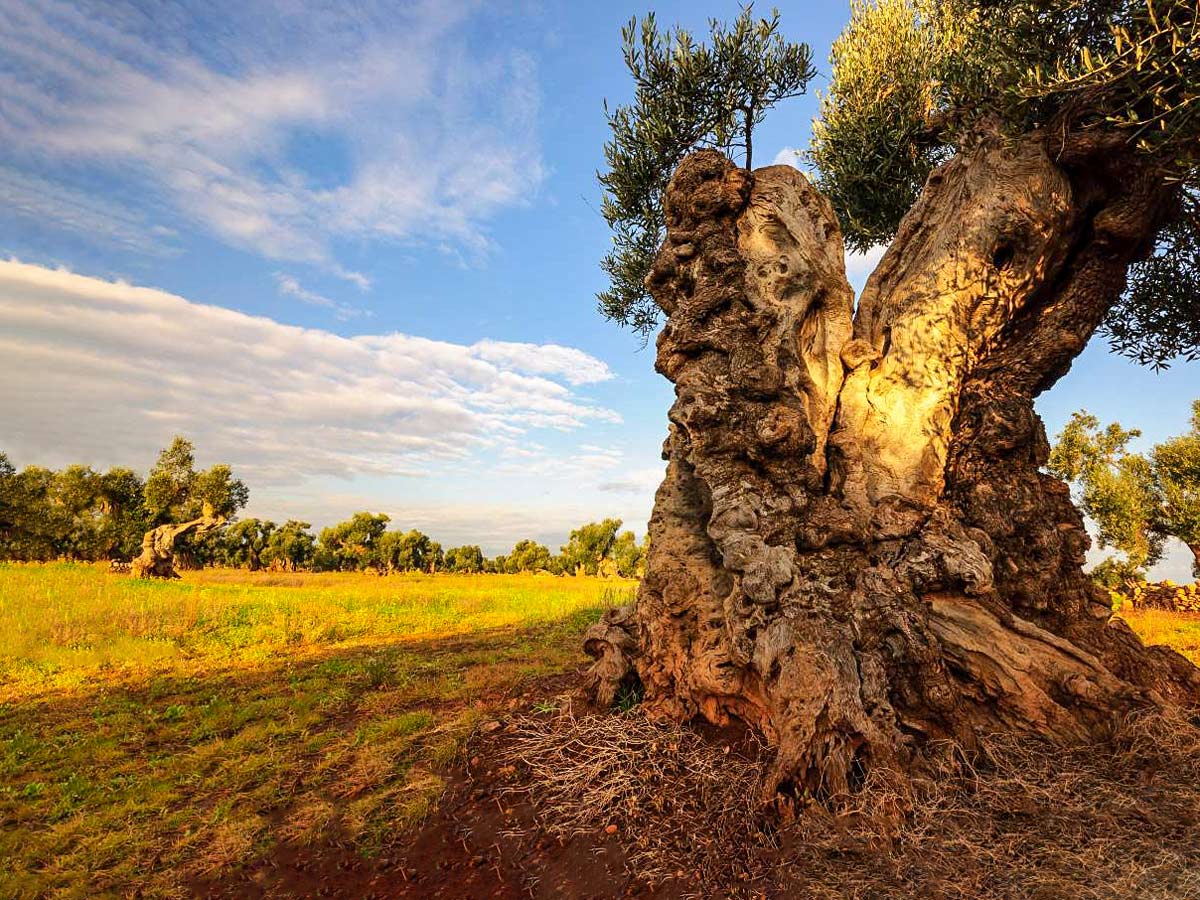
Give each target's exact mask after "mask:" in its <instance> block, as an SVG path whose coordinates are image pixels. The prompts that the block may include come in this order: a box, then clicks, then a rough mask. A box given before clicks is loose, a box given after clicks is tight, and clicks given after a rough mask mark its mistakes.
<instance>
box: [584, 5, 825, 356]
mask: <svg viewBox="0 0 1200 900" xmlns="http://www.w3.org/2000/svg"><path fill="white" fill-rule="evenodd" d="M709 30H710V36H709V43H707V44H704V43H696V42H695V41H694V40H693V38H692V36H691V35H690V34H689V33H688V32H687V31H685V30H683V29H681V28H676V29H674V30H671V29H668V30H666V31H665V32H660V31H659V30H658V25H657V22H656V21H655V18H654V14H653V13H650V14H648V15H647V16H646V18H645V19H643V20H642V21H641V23H640V25H639V23H638V21H637V20H636V19H632V20H630V22H629V24H628V25H627V26H626V27H625V28H623V29H622V30H621V41H622V49H623V53H624V57H625V65H626V67H627V68H628V69H629V72H630V74H631V75H632V76H633V80H634V86H635V91H634V101H633V103H632V104H631V105H628V106H618V107H616V108H615V109H613V110H611V111H610V110H609V108H608V105H607V103H606V104H605V114H606V116H607V118H608V125H609V128H610V129H611V131H612V137H611V139H610V140H609V141H608V143H606V144H605V145H604V156H605V160H606V162H607V164H608V171H607V172H605V173H603V174H600V175H598V178H599V181H600V184H601V185H602V186H603V188H604V201H603V205H602V207H601V212H602V213H603V215H604V219H605V221H606V222H608V225H609V227H610V228H612V230H613V249H612V250H611V251H610V252H609V253H608V255H607V256H605V258H604V260H603V261H602V262H601V268H602V269H603V270H604V272H605V274H606V275H607V276H608V279H609V288H608V290H606V291H604V292H602V293H601V294H599V295H598V297H597V299H598V301H599V306H600V310H601V312H602V313H603V314H604V315H605V316H606V317H607V318H610V319H613V320H614V321H616V322H618V323H620V324H622V325H626V326H629V327H632V328H634V329H635V330H637V331H640V332H642V333H643V334H645V333H649V332H650V331H652V330H653V329H654V328H655V326H656V325H657V323H658V319H659V313H658V309H657V307H656V306H655V305H654V301H653V299H652V298H651V297H650V295H649V293H648V292H647V290H646V287H645V277H646V275H647V273H648V272H649V271H650V266H651V264H652V263H653V261H654V256H655V254H656V253H657V252H658V247H659V245H660V244H661V243H662V240H663V237H664V234H665V219H664V213H663V195H664V193H665V191H666V187H667V182H668V181H669V180H670V177H671V174H672V173H673V172H674V171H675V167H676V166H677V165H678V164H679V162H680V160H682V159H683V157H684V156H686V155H687V154H688V153H690V152H691V151H693V150H695V149H697V148H700V147H717V148H719V149H722V150H724V151H725V152H727V153H730V152H732V151H733V150H734V149H735V148H741V149H742V150H743V151H744V154H745V155H744V161H745V165H746V167H747V168H750V167H751V166H752V165H753V156H754V128H755V126H757V125H758V124H760V123H761V122H762V120H763V117H764V116H765V115H766V112H767V110H768V109H770V108H771V107H772V106H774V105H775V104H776V103H778V102H779V101H780V100H783V99H786V98H788V97H795V96H797V95H799V94H802V93H803V92H804V90H805V87H806V85H807V83H808V80H809V79H810V78H811V77H812V76H813V74H814V70H813V68H812V65H811V61H812V54H811V52H810V50H809V48H808V46H807V45H805V44H794V43H790V42H787V41H785V40H784V39H783V37H782V35H781V34H780V33H779V13H778V11H777V10H776V11H773V12H772V14H771V17H770V18H761V19H758V20H755V18H754V16H753V7H752V6H746V7H745V8H743V9H742V11H741V14H740V15H739V16H738V17H737V19H736V20H734V22H733V24H732V25H726V24H724V23H721V22H719V21H717V20H715V19H713V20H710V22H709Z"/></svg>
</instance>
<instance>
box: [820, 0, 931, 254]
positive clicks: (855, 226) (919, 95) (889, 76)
mask: <svg viewBox="0 0 1200 900" xmlns="http://www.w3.org/2000/svg"><path fill="white" fill-rule="evenodd" d="M943 43H944V41H943V40H942V39H941V37H940V35H939V33H938V32H937V30H935V29H934V28H931V27H930V26H929V25H928V24H927V23H926V22H925V21H924V20H923V19H922V18H921V17H920V16H919V15H918V14H917V8H916V6H915V5H914V2H913V0H879V2H877V3H871V2H867V0H854V2H853V3H852V4H851V18H850V24H849V25H848V26H847V27H846V30H845V31H843V32H842V34H841V36H840V37H838V39H837V40H836V41H834V44H833V48H832V50H831V52H830V63H831V65H832V68H833V78H832V80H831V81H830V84H829V88H828V90H826V91H825V92H823V93H822V95H821V113H820V116H819V117H818V118H817V119H816V120H815V121H814V122H813V142H812V148H811V151H810V154H809V155H810V158H811V159H812V161H813V162H814V163H815V164H816V166H817V169H818V171H819V172H820V173H821V175H820V179H819V181H818V186H819V187H820V188H821V190H822V191H823V192H824V193H825V195H826V196H828V197H829V199H830V200H831V201H832V202H833V205H834V208H835V209H837V211H838V214H839V216H840V217H841V220H842V230H843V232H844V234H845V238H846V244H847V245H848V246H849V247H851V248H852V249H856V250H860V251H862V250H866V249H868V248H870V247H872V246H874V245H875V244H881V243H886V242H887V241H889V240H891V238H892V236H893V235H894V234H895V233H896V227H897V225H899V223H900V219H901V218H902V217H903V216H904V214H905V213H906V212H908V210H909V207H911V206H912V204H913V201H914V200H916V198H917V195H918V194H919V193H920V191H921V187H922V186H923V185H924V184H925V179H926V178H927V177H928V175H929V172H930V171H931V170H932V168H933V166H934V165H936V164H937V162H938V161H940V159H941V158H942V157H943V156H944V155H945V152H944V151H941V152H939V150H938V148H937V147H936V145H935V144H934V143H931V141H930V137H929V134H928V132H929V126H928V121H929V118H930V116H931V115H932V114H933V113H934V112H935V111H936V110H937V109H938V107H939V105H940V95H939V88H938V62H939V60H940V59H942V58H944V48H943V47H942V46H941V45H942V44H943Z"/></svg>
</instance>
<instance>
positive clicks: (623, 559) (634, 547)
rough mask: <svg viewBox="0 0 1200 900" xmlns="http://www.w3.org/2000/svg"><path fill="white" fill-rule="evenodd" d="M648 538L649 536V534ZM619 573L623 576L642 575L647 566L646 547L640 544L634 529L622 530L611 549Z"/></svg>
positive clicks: (633, 576)
mask: <svg viewBox="0 0 1200 900" xmlns="http://www.w3.org/2000/svg"><path fill="white" fill-rule="evenodd" d="M647 539H648V536H647ZM610 554H611V556H612V561H613V564H614V566H615V567H616V570H617V574H618V575H620V576H621V577H622V578H637V577H640V576H641V574H642V572H643V571H644V570H645V567H646V548H645V547H643V546H641V545H639V544H638V542H637V536H636V535H634V533H633V532H632V531H622V532H621V533H620V534H619V535H617V538H616V540H614V541H613V545H612V550H611V551H610Z"/></svg>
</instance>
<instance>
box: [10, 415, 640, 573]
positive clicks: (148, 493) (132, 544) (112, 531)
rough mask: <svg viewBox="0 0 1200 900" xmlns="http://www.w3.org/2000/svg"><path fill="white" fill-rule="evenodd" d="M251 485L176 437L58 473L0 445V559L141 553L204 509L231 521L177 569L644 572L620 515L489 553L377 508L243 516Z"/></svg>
mask: <svg viewBox="0 0 1200 900" xmlns="http://www.w3.org/2000/svg"><path fill="white" fill-rule="evenodd" d="M249 497H250V492H249V489H248V488H247V487H246V485H245V483H243V482H242V481H241V480H240V479H238V478H236V477H234V475H233V472H232V470H231V469H230V467H229V466H228V465H224V464H218V465H214V466H212V467H210V468H208V469H203V470H200V471H197V469H196V460H195V448H194V446H193V445H192V443H191V442H190V441H187V440H185V439H184V438H181V437H177V438H175V440H174V441H173V442H172V443H171V445H170V446H169V447H167V448H166V449H164V450H163V451H162V452H161V453H160V454H159V456H158V460H157V462H156V463H155V464H154V466H153V468H151V470H150V472H149V473H148V474H147V475H146V477H145V478H143V477H142V476H140V475H138V474H137V473H136V472H134V471H133V470H132V469H128V468H124V467H117V468H112V469H109V470H108V471H107V472H97V471H95V470H93V469H91V468H90V467H88V466H80V465H73V466H67V467H66V468H64V469H60V470H58V471H54V470H52V469H47V468H44V467H42V466H27V467H26V468H24V469H22V470H20V471H18V470H17V469H16V468H14V466H13V465H12V463H11V462H10V461H9V458H8V456H7V455H6V454H4V453H3V452H0V561H13V562H45V561H49V560H56V559H66V560H76V561H81V562H94V561H99V560H110V559H111V560H127V559H130V558H131V557H133V556H136V555H137V553H138V550H139V548H140V546H141V543H142V538H143V536H144V535H145V533H146V532H147V531H149V530H150V529H152V528H154V527H156V526H158V525H163V524H166V523H171V522H186V521H188V520H190V519H193V518H196V517H197V516H198V515H199V514H200V512H201V510H202V509H204V508H205V507H208V508H210V509H211V511H212V512H213V513H214V514H216V515H220V516H223V517H224V518H226V519H227V520H229V524H227V525H226V526H225V527H224V528H222V529H220V530H219V531H215V532H210V533H208V534H204V535H201V536H198V537H197V536H189V537H184V538H181V539H180V542H179V545H178V546H177V548H176V556H177V558H178V560H179V563H180V564H181V567H184V568H200V567H203V566H228V567H232V568H243V569H249V570H251V571H254V570H258V569H272V570H277V571H317V572H356V571H375V572H379V573H388V572H458V573H510V574H517V573H529V572H549V573H552V574H555V575H562V574H568V575H573V574H586V575H621V576H625V577H634V576H636V575H638V574H640V573H641V571H642V569H643V566H644V562H645V554H646V547H645V545H644V544H639V543H638V541H637V538H636V537H635V535H634V534H633V532H632V531H621V520H620V519H604V520H603V521H601V522H592V523H589V524H586V525H581V526H580V527H579V528H577V529H575V530H574V531H572V532H571V534H570V538H569V539H568V541H567V543H566V544H565V545H563V546H562V547H561V548H560V550H559V553H558V554H552V553H551V552H550V550H549V548H548V547H546V546H545V545H544V544H539V543H537V542H536V541H533V540H521V541H518V542H517V543H516V545H515V546H514V547H513V548H512V550H511V551H509V552H508V553H507V554H502V555H500V556H497V557H496V558H494V559H487V558H486V557H485V556H484V555H483V551H482V550H481V549H480V548H479V547H478V546H475V545H467V546H462V547H451V548H449V549H448V550H443V548H442V545H441V544H440V543H438V542H437V541H435V540H433V539H432V538H431V537H429V536H428V535H426V534H423V533H422V532H420V531H418V530H416V529H411V530H409V531H402V530H398V529H397V530H389V529H388V525H389V524H390V522H391V520H390V518H389V517H388V516H387V515H385V514H383V513H370V512H359V513H355V514H354V515H353V516H351V517H350V518H349V519H347V520H346V521H344V522H339V523H338V524H336V525H331V526H330V527H328V528H323V529H321V531H320V533H319V534H314V533H313V531H312V526H311V525H310V524H309V523H308V522H302V521H299V520H296V519H289V520H288V521H286V522H284V523H283V524H282V525H280V524H277V523H275V522H271V521H269V520H266V519H256V518H245V519H239V518H238V517H237V513H238V512H239V511H241V510H242V509H243V508H244V507H245V505H246V503H247V501H248V500H249Z"/></svg>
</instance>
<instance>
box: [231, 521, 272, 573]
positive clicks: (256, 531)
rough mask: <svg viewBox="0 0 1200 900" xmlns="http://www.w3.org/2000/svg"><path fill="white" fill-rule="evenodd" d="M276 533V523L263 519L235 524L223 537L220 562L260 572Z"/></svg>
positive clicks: (236, 567)
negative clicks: (265, 554) (264, 557)
mask: <svg viewBox="0 0 1200 900" xmlns="http://www.w3.org/2000/svg"><path fill="white" fill-rule="evenodd" d="M274 533H275V523H274V522H268V521H265V520H263V519H242V520H241V521H239V522H234V523H233V524H232V525H230V526H228V527H226V528H225V532H224V534H223V535H222V537H221V543H220V551H219V557H218V558H219V561H220V562H221V563H222V564H223V565H226V566H232V567H233V568H235V569H242V568H244V569H249V570H250V571H251V572H256V571H258V570H259V569H261V568H262V567H263V559H262V557H263V554H264V553H265V552H266V550H267V547H268V546H269V545H270V541H271V537H272V535H273V534H274Z"/></svg>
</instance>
